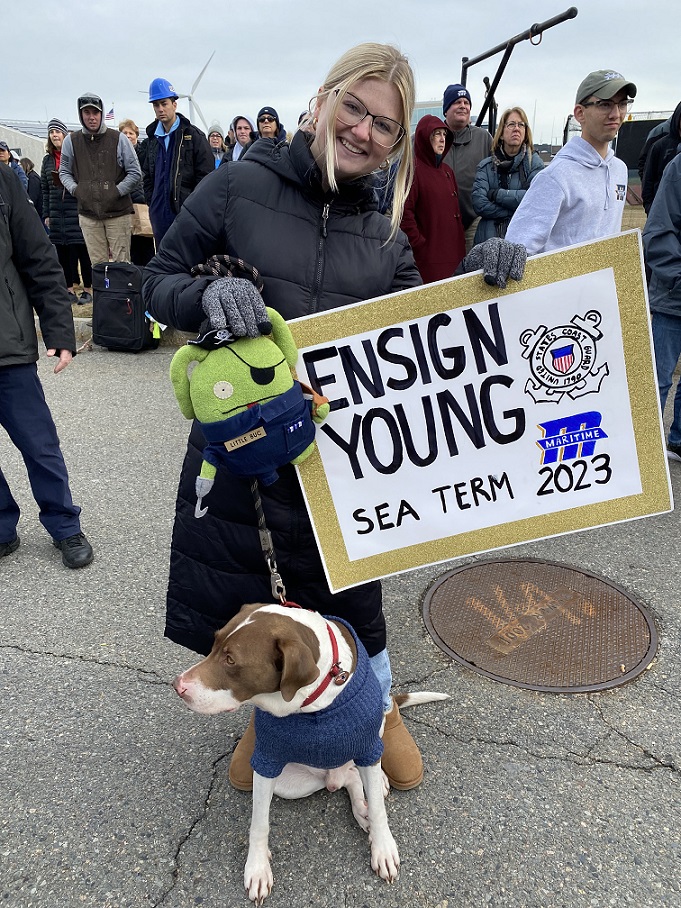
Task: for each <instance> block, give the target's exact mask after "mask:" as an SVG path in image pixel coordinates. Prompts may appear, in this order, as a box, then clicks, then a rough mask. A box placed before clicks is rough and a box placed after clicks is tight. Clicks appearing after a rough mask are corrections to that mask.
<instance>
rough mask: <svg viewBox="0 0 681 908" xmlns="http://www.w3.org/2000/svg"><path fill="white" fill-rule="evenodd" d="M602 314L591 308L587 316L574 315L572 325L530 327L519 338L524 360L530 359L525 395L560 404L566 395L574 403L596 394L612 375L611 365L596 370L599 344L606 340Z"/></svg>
mask: <svg viewBox="0 0 681 908" xmlns="http://www.w3.org/2000/svg"><path fill="white" fill-rule="evenodd" d="M600 323H601V314H600V312H596V310H594V309H592V310H590V311H589V312H587V313H586V315H585V316H580V315H575V316H574V318H572V319H571V320H570V324H569V325H559V326H558V327H556V328H546V326H545V325H540V326H539V327H538V328H537V329H536V330H534V331H533V330H532V329H531V328H528V329H527V330H526V331H523V333H522V334H521V335H520V343H521V344H522V345H523V347H524V349H523V354H522V355H523V357H524V358H525V359H527V360H529V364H530V371H531V372H532V378H529V379H528V380H527V383H526V385H525V393H526V394H529V395H530V397H531V398H532V400H533V401H534V402H535V403H537V404H542V403H556V404H557V403H559V402H560V401H561V400H562V399H563V397H564V395H566V394H567V396H568V397H570V398H571V399H572V400H576V399H577V398H578V397H584V395H585V394H595V393H597V392H598V391H600V388H601V384H602V382H603V379H604V378H605V377H606V375H608V374H609V370H608V364H607V363H602V364H601V365H600V366H598V367H597V364H596V359H597V350H596V342H597V341H598V340H600V339H601V338H602V337H603V333H602V332H601V331H600V330H599V327H598V326H599V325H600Z"/></svg>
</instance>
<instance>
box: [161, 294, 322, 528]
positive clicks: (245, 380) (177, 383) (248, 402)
mask: <svg viewBox="0 0 681 908" xmlns="http://www.w3.org/2000/svg"><path fill="white" fill-rule="evenodd" d="M267 314H268V316H269V319H270V322H271V324H272V333H271V334H270V335H261V336H260V337H240V338H238V339H236V340H233V339H232V337H231V335H230V334H229V332H225V331H221V330H218V331H211V332H209V334H208V335H206V337H205V338H202V339H201V340H200V341H197V342H190V343H189V344H187V345H186V346H184V347H181V348H180V349H179V350H178V351H177V353H176V354H175V356H173V359H172V361H171V363H170V380H171V381H172V383H173V389H174V391H175V396H176V397H177V402H178V404H179V405H180V410H181V411H182V413H183V415H184V416H186V417H187V419H197V420H198V421H199V422H200V423H201V429H202V431H203V434H204V436H205V438H206V441H207V442H208V444H207V446H206V448H205V449H204V452H203V458H204V459H203V464H202V466H201V473H200V474H199V476H198V477H197V479H196V497H197V502H196V508H195V511H194V515H195V516H196V517H203V515H204V514H205V513H206V511H207V508H202V507H201V502H202V499H203V498H204V496H205V495H207V494H208V492H210V490H211V488H212V487H213V482H214V480H215V475H216V472H217V468H218V467H219V466H225V467H226V468H227V469H228V470H229V471H230V472H231V473H233V474H234V475H236V476H244V477H255V478H257V479H258V480H259V481H260V482H262V483H263V485H270V484H271V483H273V482H275V480H276V479H277V477H278V474H277V468H278V467H282V466H284V464H287V463H293V464H299V463H302V462H303V461H304V460H305V459H306V458H307V457H309V456H310V454H311V453H312V451H313V450H314V447H315V442H314V436H315V427H314V423H315V422H316V423H319V422H322V420H324V419H325V418H326V417H327V416H328V413H329V409H330V406H329V403H328V400H327V399H326V398H325V397H321V396H320V395H317V394H315V393H314V392H312V391H311V389H309V388H306V389H305V390H306V392H307V393H308V394H309V395H311V396H312V399H310V398H309V397H306V396H304V395H303V386H301V384H300V382H298V381H297V379H296V378H295V365H296V362H297V361H298V348H297V347H296V344H295V341H294V340H293V336H292V334H291V331H290V329H289V327H288V325H287V324H286V322H285V321H284V319H283V318H282V317H281V316H280V315H279V313H278V312H276V311H275V310H274V309H270V308H268V309H267ZM199 343H200V344H201V346H199ZM206 346H210V349H205V347H206Z"/></svg>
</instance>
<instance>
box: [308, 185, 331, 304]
mask: <svg viewBox="0 0 681 908" xmlns="http://www.w3.org/2000/svg"><path fill="white" fill-rule="evenodd" d="M330 208H331V202H325V203H324V207H323V209H322V223H321V228H320V231H319V242H318V244H317V268H316V269H315V281H314V285H313V287H312V294H311V298H310V312H316V311H317V304H318V303H319V291H320V290H321V286H322V271H323V266H324V240H325V239H326V237H327V232H326V222H327V221H328V219H329V209H330Z"/></svg>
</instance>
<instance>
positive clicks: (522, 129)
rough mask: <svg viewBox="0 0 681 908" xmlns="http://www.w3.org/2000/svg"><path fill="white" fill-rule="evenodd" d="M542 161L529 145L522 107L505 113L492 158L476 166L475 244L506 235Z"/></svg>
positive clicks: (530, 132)
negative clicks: (476, 218)
mask: <svg viewBox="0 0 681 908" xmlns="http://www.w3.org/2000/svg"><path fill="white" fill-rule="evenodd" d="M543 167H544V162H543V161H542V159H541V158H540V157H539V155H538V154H537V152H536V151H535V150H534V147H533V145H532V130H531V129H530V124H529V123H528V120H527V115H526V113H525V111H524V110H523V109H522V107H510V108H509V109H508V110H505V111H504V113H503V114H502V116H501V120H500V121H499V126H498V128H497V131H496V133H495V134H494V139H493V141H492V155H491V157H489V158H485V159H484V160H483V161H480V163H479V164H478V170H477V173H476V175H475V181H474V183H473V207H474V208H475V211H476V214H479V215H480V223H479V224H478V229H477V230H476V232H475V243H476V244H477V243H482V242H484V241H485V240H488V239H489V238H490V237H493V236H499V237H504V236H506V229H507V227H508V223H509V221H510V220H511V217H512V216H513V213H514V211H515V210H516V208H517V207H518V205H520V203H521V201H522V199H523V196H524V195H525V193H526V192H527V188H528V186H529V185H530V183H531V182H532V180H533V179H534V177H535V176H536V175H537V174H538V173H539V171H540V170H542V169H543Z"/></svg>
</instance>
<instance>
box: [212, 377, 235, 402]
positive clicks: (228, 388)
mask: <svg viewBox="0 0 681 908" xmlns="http://www.w3.org/2000/svg"><path fill="white" fill-rule="evenodd" d="M213 394H214V395H215V396H216V397H218V398H219V399H220V400H227V398H228V397H231V396H232V394H234V387H233V386H232V385H230V383H229V382H228V381H216V382H215V384H214V385H213Z"/></svg>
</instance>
